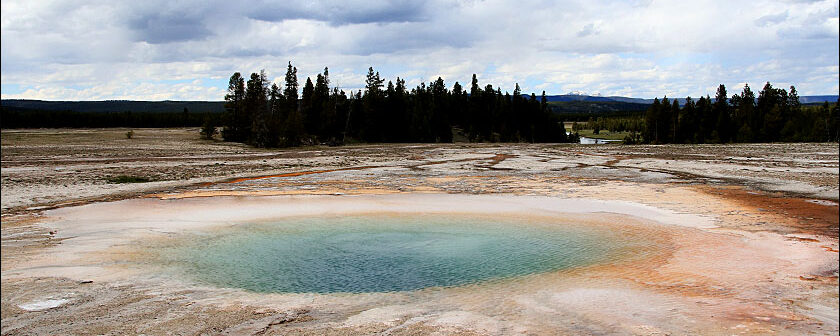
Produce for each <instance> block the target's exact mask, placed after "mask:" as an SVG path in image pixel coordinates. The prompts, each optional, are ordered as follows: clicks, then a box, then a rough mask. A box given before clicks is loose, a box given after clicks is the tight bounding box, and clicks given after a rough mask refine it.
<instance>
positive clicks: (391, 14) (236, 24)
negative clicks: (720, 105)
mask: <svg viewBox="0 0 840 336" xmlns="http://www.w3.org/2000/svg"><path fill="white" fill-rule="evenodd" d="M0 41H2V58H0V60H2V97H3V98H4V99H9V98H28V99H46V100H102V99H134V100H164V99H170V100H221V99H222V98H223V96H224V91H225V90H226V88H227V81H228V78H230V75H231V74H232V73H233V72H235V71H240V72H242V73H246V74H247V73H251V72H256V71H259V70H260V69H265V70H266V71H267V72H268V74H269V77H270V78H271V79H273V80H275V81H277V82H278V83H280V82H282V79H283V75H284V73H285V67H286V64H287V62H289V61H291V62H292V63H293V65H295V66H297V68H298V74H299V76H300V77H301V82H303V81H304V80H305V77H307V76H312V77H313V78H314V75H315V74H317V73H318V72H320V71H322V70H323V68H324V66H329V69H330V75H331V79H332V82H331V85H332V86H340V87H342V88H345V90H347V91H350V90H353V89H357V88H359V87H361V86H363V82H364V75H365V73H366V71H367V68H368V67H369V66H373V67H374V69H375V70H377V71H379V72H380V73H381V75H382V76H384V77H385V78H387V79H394V78H395V77H397V76H400V77H402V78H405V79H406V81H407V84H408V85H409V87H413V86H415V85H417V84H419V83H420V82H421V81H424V82H428V81H431V80H434V79H435V78H437V77H438V76H440V77H443V79H444V80H445V82H446V84H447V86H448V87H451V85H452V84H453V83H454V82H455V81H459V82H461V83H462V84H463V83H465V82H467V83H468V82H469V80H470V77H471V75H472V74H473V73H475V74H477V75H478V78H479V82H480V83H481V84H482V85H484V84H487V83H490V84H493V85H494V86H501V87H502V89H503V90H509V91H512V90H513V86H514V84H515V83H517V82H518V83H520V85H521V86H522V89H523V92H526V93H530V92H538V93H539V92H541V91H543V90H545V91H546V92H547V93H548V94H562V93H567V92H571V91H579V92H585V93H590V94H595V93H600V94H602V95H620V96H632V97H641V98H652V97H657V96H658V97H661V96H662V95H666V94H667V95H668V96H670V97H685V96H688V95H691V96H693V97H697V96H699V95H705V94H711V95H714V89H715V87H716V86H717V85H718V84H720V83H723V84H726V85H727V87H729V88H730V92H732V91H734V90H736V88H737V89H740V87H742V86H743V84H744V83H749V84H750V85H751V86H753V87H756V88H757V89H758V88H760V87H761V86H762V85H763V83H764V82H765V81H770V82H771V83H773V84H774V85H775V86H781V87H787V86H789V85H795V86H796V87H797V90H798V91H799V92H800V95H817V94H838V80H840V78H839V77H840V68H839V67H838V62H839V61H838V3H837V1H836V0H826V1H790V0H789V1H765V0H757V1H732V0H724V1H692V2H689V1H597V0H596V1H592V0H582V1H528V0H519V1H492V0H491V1H445V0H432V1H427V2H423V1H414V0H407V1H401V0H396V1H367V0H363V1H355V0H353V1H350V0H341V1H334V2H312V1H297V0H284V1H276V2H272V1H253V2H247V3H245V2H238V1H229V0H226V1H206V0H201V1H156V0H141V1H112V0H103V1H97V0H93V1H49V0H39V1H29V0H24V1H11V0H10V1H6V0H2V39H0Z"/></svg>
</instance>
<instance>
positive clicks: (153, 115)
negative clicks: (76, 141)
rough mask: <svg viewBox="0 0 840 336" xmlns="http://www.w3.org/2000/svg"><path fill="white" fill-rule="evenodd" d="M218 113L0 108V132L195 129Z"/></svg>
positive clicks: (215, 117) (214, 119)
mask: <svg viewBox="0 0 840 336" xmlns="http://www.w3.org/2000/svg"><path fill="white" fill-rule="evenodd" d="M220 116H221V113H218V112H206V111H205V112H198V113H197V112H190V111H189V110H188V109H187V108H184V109H183V110H182V111H181V112H145V111H140V112H132V111H122V112H98V111H73V110H45V109H32V108H23V107H15V106H5V105H4V106H2V108H0V121H2V122H0V127H2V128H62V127H71V128H84V127H93V128H106V127H151V128H162V127H196V126H200V125H202V123H206V122H208V121H209V122H211V123H213V122H215V123H218V121H217V120H218V119H219V117H220Z"/></svg>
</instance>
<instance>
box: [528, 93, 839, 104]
mask: <svg viewBox="0 0 840 336" xmlns="http://www.w3.org/2000/svg"><path fill="white" fill-rule="evenodd" d="M756 94H758V93H756ZM524 96H525V97H530V95H524ZM659 98H660V99H662V97H659ZM698 98H700V97H692V99H694V101H695V102H696V101H697V99H698ZM837 98H838V95H820V96H801V97H799V102H801V103H802V104H821V103H823V102H826V101H827V102H829V103H832V102H836V101H837ZM538 99H539V98H538ZM545 99H546V101H548V102H574V101H576V102H623V103H634V104H651V103H653V99H647V98H631V97H620V96H608V97H605V96H590V95H577V94H565V95H553V96H548V95H547V96H545ZM668 99H670V100H671V101H672V102H673V101H674V98H673V97H668ZM676 99H677V101H679V102H680V105H683V104H685V97H682V98H676ZM714 100H715V98H714V97H713V98H712V101H714Z"/></svg>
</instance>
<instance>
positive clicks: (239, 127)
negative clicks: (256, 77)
mask: <svg viewBox="0 0 840 336" xmlns="http://www.w3.org/2000/svg"><path fill="white" fill-rule="evenodd" d="M244 110H245V79H244V78H242V74H240V73H239V72H235V73H233V75H231V76H230V81H228V93H227V94H226V95H225V114H224V116H223V123H224V128H223V129H222V137H223V138H224V140H225V141H244V140H245V139H244V134H243V129H244V125H245V123H247V122H250V120H249V119H248V118H247V116H246V115H245V111H244Z"/></svg>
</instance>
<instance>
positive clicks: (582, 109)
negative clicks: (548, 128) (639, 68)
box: [546, 97, 650, 115]
mask: <svg viewBox="0 0 840 336" xmlns="http://www.w3.org/2000/svg"><path fill="white" fill-rule="evenodd" d="M546 100H547V101H548V106H549V108H551V111H552V112H554V113H558V114H605V115H614V114H616V113H617V112H641V111H645V110H647V108H648V106H650V104H648V103H643V104H640V103H633V102H623V101H614V100H555V101H551V100H548V97H546Z"/></svg>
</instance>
